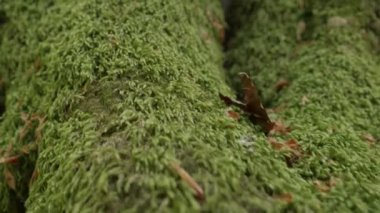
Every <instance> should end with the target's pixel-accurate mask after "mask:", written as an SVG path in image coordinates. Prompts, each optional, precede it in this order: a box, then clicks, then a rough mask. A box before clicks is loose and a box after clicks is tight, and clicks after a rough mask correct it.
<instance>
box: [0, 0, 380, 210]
mask: <svg viewBox="0 0 380 213" xmlns="http://www.w3.org/2000/svg"><path fill="white" fill-rule="evenodd" d="M297 2H298V1H297ZM334 2H335V1H334ZM334 2H333V1H329V2H327V3H324V4H323V5H322V1H321V3H318V2H317V3H313V4H310V5H309V4H307V5H306V9H305V10H300V9H299V8H298V5H297V4H296V1H287V2H285V1H284V2H283V1H281V2H280V1H278V2H273V3H272V2H269V1H254V2H253V3H252V2H251V3H252V5H253V6H252V7H251V6H248V4H247V3H245V2H240V3H239V2H235V4H236V5H235V6H234V8H235V9H233V10H232V13H235V15H234V17H235V20H233V21H232V23H235V24H236V25H235V26H236V29H237V28H240V30H239V31H237V32H236V33H235V34H234V37H233V38H232V40H231V41H230V44H229V48H230V50H229V51H228V53H227V60H228V62H229V63H228V64H229V65H230V73H229V74H228V75H229V76H233V77H235V76H236V73H237V72H241V71H248V72H250V73H251V75H252V76H253V77H254V81H255V83H256V84H257V85H258V88H260V89H261V93H262V94H263V96H264V97H265V102H266V103H267V104H270V105H271V106H282V107H283V111H282V112H279V113H277V114H273V113H272V114H271V116H272V117H273V118H276V119H277V118H278V119H281V120H284V121H285V122H286V123H288V124H289V125H290V126H291V127H292V128H293V131H292V133H291V135H289V136H284V138H290V137H293V138H296V139H297V140H298V141H299V143H300V144H301V146H302V149H303V152H304V153H305V156H304V157H303V158H302V159H300V160H299V161H298V162H297V163H295V164H293V165H292V166H293V167H290V168H289V167H288V166H287V164H286V162H285V160H284V159H285V157H286V155H287V154H288V153H286V152H278V151H275V150H273V149H272V148H271V147H270V146H269V145H268V143H267V142H266V138H265V136H264V135H263V134H262V133H260V132H259V131H257V129H258V128H256V127H254V126H252V125H251V124H250V123H249V121H247V120H246V119H243V120H242V121H239V122H236V121H233V120H232V119H230V118H228V117H227V116H226V114H225V106H224V105H223V103H222V102H221V101H220V100H219V98H218V92H222V93H225V94H231V91H230V90H229V89H228V86H227V85H226V84H225V83H224V77H223V72H222V71H221V70H222V69H221V64H222V60H223V58H222V52H221V48H220V44H218V43H217V40H218V38H217V36H218V32H217V30H216V29H213V27H212V23H211V20H210V17H209V15H208V14H210V11H211V14H213V15H215V17H219V19H220V20H221V19H222V17H221V13H222V10H221V7H220V5H219V2H218V1H216V0H215V1H211V2H207V3H206V1H191V2H190V1H180V2H174V1H169V0H151V1H146V2H142V1H137V0H136V1H132V0H131V1H117V0H112V1H97V0H85V1H80V2H79V3H78V1H73V0H66V1H63V0H59V1H54V2H52V1H38V2H36V1H32V0H30V1H25V0H24V1H21V0H17V1H15V0H6V1H3V2H2V4H1V8H0V11H5V12H4V13H1V14H5V15H6V17H7V18H6V19H4V20H6V22H5V24H3V25H1V26H0V36H1V37H0V38H1V40H0V44H1V46H0V54H1V55H2V57H0V72H1V73H0V74H1V78H2V79H3V80H4V81H5V82H6V85H7V93H6V112H5V114H4V115H3V119H2V122H1V125H0V134H1V135H2V137H1V138H0V145H1V147H3V148H5V147H6V146H7V145H8V144H9V143H14V152H17V151H18V150H19V149H20V148H21V147H22V145H24V144H30V143H33V142H34V141H35V130H36V125H33V126H32V127H31V129H30V131H29V133H28V135H27V136H26V137H25V138H24V139H23V140H19V136H18V134H19V132H20V131H21V129H22V128H23V126H24V123H23V121H22V120H21V118H20V116H21V113H23V112H25V113H28V114H32V113H38V114H41V115H44V116H46V124H45V127H44V129H43V139H42V141H40V143H39V149H38V151H35V152H32V153H31V154H29V155H25V156H24V157H23V158H22V159H21V160H20V162H19V163H18V164H16V165H0V169H1V170H3V169H4V167H5V166H7V167H9V168H10V169H11V171H12V172H13V173H14V175H15V177H16V180H17V182H16V187H17V188H16V191H15V192H14V191H12V190H10V189H9V188H8V186H7V185H6V183H5V180H4V177H3V176H2V175H0V208H1V210H0V211H7V210H8V211H12V210H13V211H15V207H14V206H13V204H14V203H12V202H14V199H18V200H19V201H21V202H24V201H26V203H25V205H26V208H27V210H28V211H29V212H50V211H54V212H124V211H142V210H144V211H148V212H155V211H164V212H166V211H174V212H191V211H196V210H202V211H215V212H223V211H226V212H243V211H247V212H252V211H261V210H264V211H280V210H282V211H329V210H332V209H335V208H338V209H339V210H341V211H344V210H351V211H353V210H361V211H365V210H368V211H375V210H376V209H379V208H380V207H379V206H378V205H379V204H378V203H377V202H376V200H379V197H380V195H379V192H380V190H379V189H378V188H379V183H380V180H379V179H378V177H379V168H380V167H379V163H380V162H379V159H380V158H379V153H380V152H379V150H378V149H379V148H378V145H376V146H374V147H368V145H367V144H366V142H365V141H363V140H362V139H361V138H360V135H361V134H362V133H363V132H369V133H371V134H373V135H374V136H376V137H379V135H378V134H379V133H378V132H377V131H376V127H377V126H379V118H378V116H377V115H378V113H379V109H378V107H376V106H377V105H378V104H379V103H378V100H379V94H380V93H379V87H378V86H377V85H379V82H380V80H379V75H378V74H377V73H376V70H378V68H379V63H378V62H379V61H378V59H376V58H375V56H374V55H373V54H372V52H371V50H370V48H369V47H368V46H369V45H368V42H367V41H366V40H364V39H363V37H362V34H361V29H364V26H367V21H368V20H369V19H370V17H369V16H370V15H369V14H368V13H367V12H365V11H371V10H370V7H369V6H368V5H366V4H364V3H358V2H356V1H350V3H352V4H343V3H342V1H337V2H338V3H337V2H335V3H334ZM365 2H366V1H365ZM243 3H244V6H241V5H243ZM306 3H308V2H306ZM339 3H340V4H339ZM239 4H241V5H240V6H239ZM239 8H240V9H239ZM242 8H243V9H242ZM234 11H235V12H234ZM358 11H359V12H358ZM253 12H254V13H253ZM236 14H238V15H236ZM338 15H339V16H342V17H346V16H350V17H351V18H352V19H353V21H352V22H350V24H349V25H348V26H345V27H340V28H329V27H327V26H326V22H327V21H328V19H329V18H330V17H332V16H338ZM354 16H355V17H354ZM301 20H304V21H305V22H306V24H307V26H312V27H311V28H309V29H308V28H307V31H306V32H305V34H304V36H302V39H304V40H313V41H314V43H312V44H311V45H309V46H302V47H300V46H299V44H298V43H297V41H296V37H297V35H296V29H297V24H298V22H299V21H301ZM246 23H248V24H246ZM232 29H235V27H233V28H232ZM296 48H297V49H298V51H297V54H295V53H294V49H296ZM38 59H39V60H40V61H41V67H40V68H39V66H37V65H36V64H38V63H36V61H38ZM280 77H283V78H287V79H289V80H290V82H291V85H290V87H289V88H287V89H286V90H284V91H282V92H281V93H279V94H278V93H275V92H274V89H273V84H274V83H275V82H276V81H277V80H278V79H279V78H280ZM231 79H232V82H233V81H234V79H233V78H231ZM303 96H307V97H308V99H309V102H308V103H306V105H304V106H303V105H301V104H300V102H301V99H302V97H303ZM171 161H177V162H180V163H181V166H182V167H183V168H184V169H186V170H187V171H188V172H189V173H190V174H191V175H192V177H194V179H195V180H196V181H197V182H198V183H199V184H200V185H201V186H202V187H203V189H204V190H205V197H206V200H205V201H204V202H198V201H197V200H196V199H195V198H194V196H193V193H192V190H191V189H190V188H189V187H188V186H186V184H185V183H184V182H183V181H181V180H180V178H179V177H178V175H177V174H175V173H174V172H173V171H171V169H170V168H169V167H168V163H169V162H171ZM34 164H36V168H37V170H38V173H39V175H38V177H37V179H36V181H35V182H34V183H33V184H32V185H31V188H30V189H29V188H28V182H29V179H30V176H31V172H32V170H33V169H34ZM330 177H334V178H336V179H337V185H336V186H335V187H334V188H333V189H332V190H331V191H330V192H329V193H321V192H319V190H318V189H316V187H315V186H314V184H313V181H314V180H317V179H319V180H326V179H328V178H330ZM28 189H29V191H28ZM28 193H29V194H28ZM284 193H291V194H292V196H293V199H294V202H293V203H291V204H286V203H285V202H281V201H279V200H278V199H275V197H276V196H277V195H281V194H284Z"/></svg>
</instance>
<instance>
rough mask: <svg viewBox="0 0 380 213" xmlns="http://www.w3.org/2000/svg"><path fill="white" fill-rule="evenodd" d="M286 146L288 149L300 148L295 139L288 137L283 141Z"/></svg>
mask: <svg viewBox="0 0 380 213" xmlns="http://www.w3.org/2000/svg"><path fill="white" fill-rule="evenodd" d="M285 144H286V146H287V147H289V148H290V149H294V150H298V149H299V148H300V145H299V144H298V143H297V141H296V140H295V139H290V140H288V141H286V142H285Z"/></svg>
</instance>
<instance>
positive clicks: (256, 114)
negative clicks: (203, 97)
mask: <svg viewBox="0 0 380 213" xmlns="http://www.w3.org/2000/svg"><path fill="white" fill-rule="evenodd" d="M240 78H241V81H242V84H243V91H244V103H242V102H240V101H236V100H233V99H231V98H229V97H227V96H224V95H222V94H219V97H220V98H221V99H222V100H223V101H224V103H225V104H226V105H227V106H230V105H234V106H237V107H239V108H240V109H241V110H243V111H244V112H245V113H247V114H248V118H249V120H250V121H251V122H252V123H253V124H257V125H259V126H261V128H262V129H263V131H264V133H265V134H268V133H269V131H270V130H271V129H272V128H273V126H274V123H273V122H272V121H271V120H270V119H269V116H268V114H267V112H266V110H265V109H264V107H263V104H262V103H261V100H260V97H259V95H258V93H257V89H256V87H255V85H254V84H253V83H252V81H251V79H250V78H249V76H248V75H247V74H246V73H240Z"/></svg>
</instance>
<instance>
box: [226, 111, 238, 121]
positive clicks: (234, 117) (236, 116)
mask: <svg viewBox="0 0 380 213" xmlns="http://www.w3.org/2000/svg"><path fill="white" fill-rule="evenodd" d="M227 115H228V117H230V118H232V119H234V120H235V121H238V120H239V119H240V114H239V113H237V112H235V111H233V110H227Z"/></svg>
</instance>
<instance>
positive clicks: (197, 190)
mask: <svg viewBox="0 0 380 213" xmlns="http://www.w3.org/2000/svg"><path fill="white" fill-rule="evenodd" d="M170 167H171V168H172V169H173V170H174V171H175V172H176V173H177V174H178V175H179V176H180V177H181V179H182V180H183V181H184V182H185V183H186V184H187V185H189V186H190V187H191V188H192V189H193V190H194V192H195V197H196V198H197V199H198V200H204V198H205V196H204V192H203V189H202V188H201V187H200V186H199V184H198V183H197V182H196V181H195V180H194V179H193V178H192V177H191V176H190V175H189V173H187V171H186V170H184V169H183V168H182V167H181V166H180V165H179V164H177V163H175V162H172V163H170Z"/></svg>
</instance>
